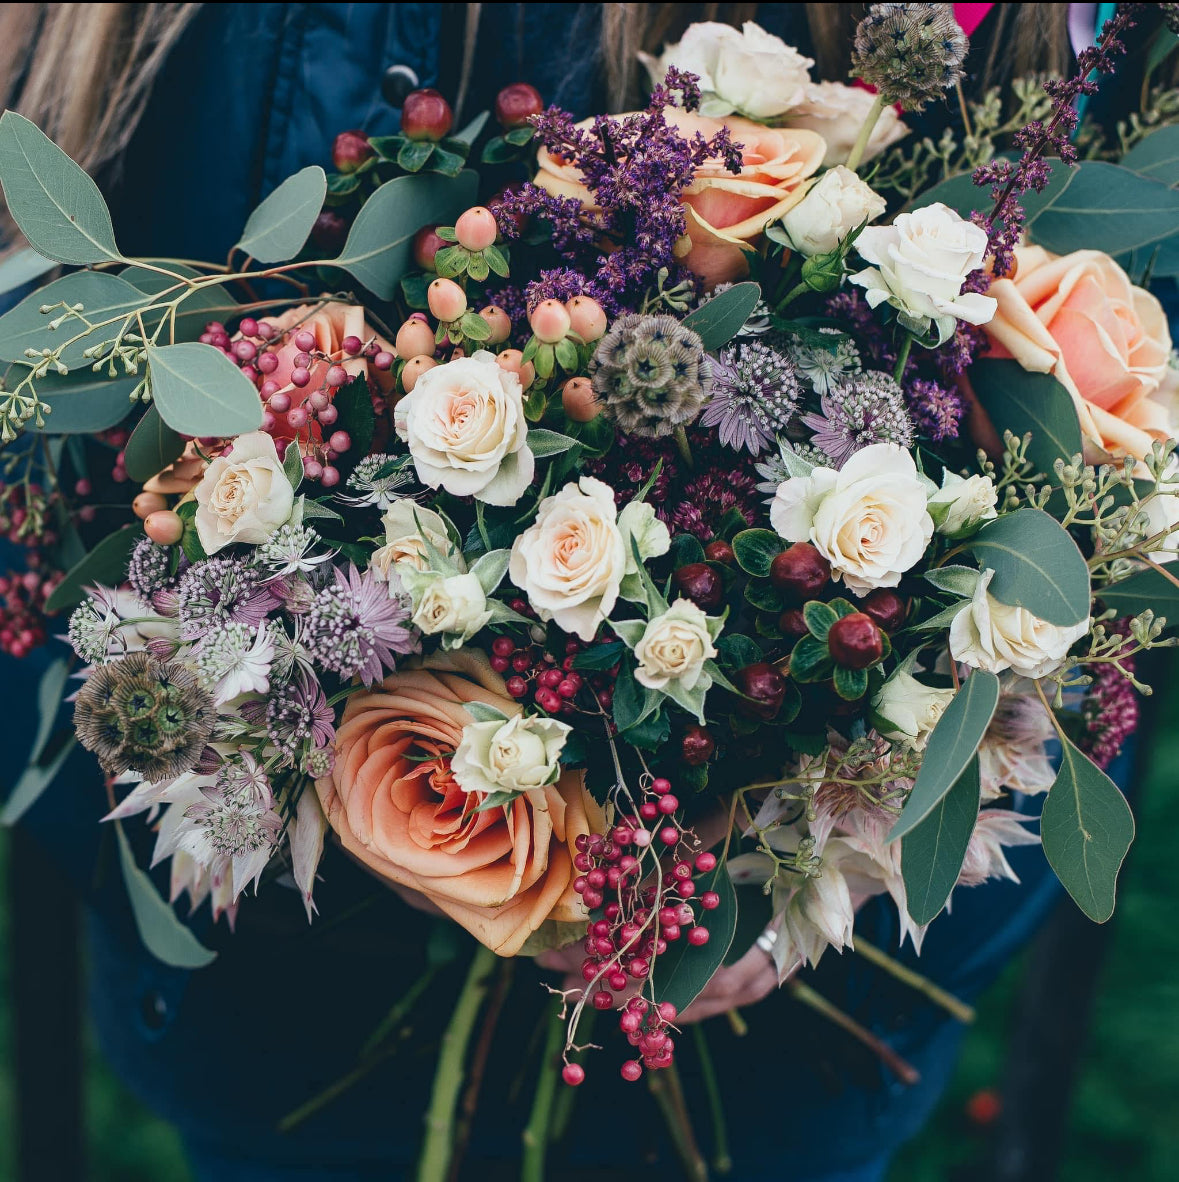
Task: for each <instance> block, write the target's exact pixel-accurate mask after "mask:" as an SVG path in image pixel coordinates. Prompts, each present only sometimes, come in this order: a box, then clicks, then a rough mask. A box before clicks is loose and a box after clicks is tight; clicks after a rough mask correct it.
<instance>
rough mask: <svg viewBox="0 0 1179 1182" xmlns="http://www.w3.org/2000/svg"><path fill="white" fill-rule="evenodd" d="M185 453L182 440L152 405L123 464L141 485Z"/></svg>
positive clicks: (130, 442)
mask: <svg viewBox="0 0 1179 1182" xmlns="http://www.w3.org/2000/svg"><path fill="white" fill-rule="evenodd" d="M182 451H184V440H183V438H181V436H180V435H178V434H177V433H176V432H175V431H173V430H172V428H171V427H169V426H168V424H167V423H165V422H164V420H163V419H162V418H160V412H159V411H158V410H156V408H155V407H154V406H149V407H148V408H147V413H146V414H145V415H144V416H143V418H141V419H140V420H139V422H138V423H137V424H136V425H135V430H134V431H132V432H131V438H130V439H128V440H127V446H126V447H125V448H124V449H123V462H124V465H125V467H126V469H127V475H128V476H130V477H131V479H132V480H134V481H135V482H136V483H137V484H142V483H143V482H144V481H145V480H150V479H151V478H152V477H153V476H154V475H155V474H156V473H157V472H159V471H161V470H162V469H163V468H166V467H167V466H168V465H169V464H170V463H171V462H172V461H173V460H174V459H176V458H177V456H179V455H180V453H181V452H182Z"/></svg>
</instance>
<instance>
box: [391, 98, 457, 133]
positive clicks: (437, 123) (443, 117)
mask: <svg viewBox="0 0 1179 1182" xmlns="http://www.w3.org/2000/svg"><path fill="white" fill-rule="evenodd" d="M453 123H454V112H452V111H451V109H450V103H448V102H447V101H446V99H444V98H443V97H442V95H440V94H439V93H438V91H436V90H412V91H410V93H409V94H407V95H406V96H405V102H404V103H403V104H402V107H401V131H402V133H403V134H404V135H405V136H406V137H407V138H408V139H411V140H440V139H442V138H443V137H444V136H446V135H447V134H448V133H449V131H450V128H451V124H453Z"/></svg>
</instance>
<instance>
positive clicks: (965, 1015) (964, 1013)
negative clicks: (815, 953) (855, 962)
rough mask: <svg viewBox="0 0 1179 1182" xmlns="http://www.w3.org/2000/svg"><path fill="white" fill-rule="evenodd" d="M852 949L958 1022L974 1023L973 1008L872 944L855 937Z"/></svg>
mask: <svg viewBox="0 0 1179 1182" xmlns="http://www.w3.org/2000/svg"><path fill="white" fill-rule="evenodd" d="M852 947H853V949H854V950H855V951H856V952H858V953H859V954H860V955H861V956H862V957H863V958H864V959H865V960H869V961H871V962H872V963H873V964H874V965H876V967H877V968H880V969H883V970H884V971H885V972H886V973H888V974H889V975H890V976H892V977H895V978H896V979H897V980H898V981H901V982H903V983H904V984H905V985H908V986H909V987H910V988H912V989H916V990H917V992H918V993H923V994H925V996H926V997H927V998H929V1000H930V1001H931V1002H933V1004H934V1005H938V1006H941V1007H942V1009H943V1010H945V1011H946V1012H947V1013H948V1014H952V1015H953V1016H954V1017H955V1018H957V1019H958V1021H959V1022H973V1021H974V1019H975V1016H976V1015H975V1012H974V1006H970V1005H967V1004H966V1002H964V1001H961V1000H960V999H959V998H957V997H955V996H954V995H953V994H952V993H947V992H946V990H944V989H942V988H940V987H939V986H937V985H935V984H934V983H933V982H932V981H931V980H930V979H929V978H928V977H923V976H922V975H921V974H920V973H915V972H913V970H912V969H910V968H908V967H907V966H906V965H903V964H901V963H900V961H897V960H893V958H892V957H891V956H889V955H888V953H887V952H882V951H881V950H880V949H879V948H877V947H876V946H875V945H874V944H869V943H868V941H867V940H865V939H863V938H862V937H860V936H857V937H856V938H855V943H854V944H853V945H852Z"/></svg>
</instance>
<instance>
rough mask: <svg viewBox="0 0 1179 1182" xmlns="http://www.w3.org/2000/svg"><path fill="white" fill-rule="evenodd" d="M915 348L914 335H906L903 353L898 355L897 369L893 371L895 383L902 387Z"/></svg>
mask: <svg viewBox="0 0 1179 1182" xmlns="http://www.w3.org/2000/svg"><path fill="white" fill-rule="evenodd" d="M912 348H913V335H912V333H908V332H907V333H905V339H904V340H903V341H901V351H900V353H898V354H897V364H896V368H895V369H894V370H893V371H892V377H893V381H895V382H896V383H897V384H898V385H900V383H901V380H902V379H903V378H904V376H905V366H906V365H907V364H908V363H909V351H910V350H911V349H912Z"/></svg>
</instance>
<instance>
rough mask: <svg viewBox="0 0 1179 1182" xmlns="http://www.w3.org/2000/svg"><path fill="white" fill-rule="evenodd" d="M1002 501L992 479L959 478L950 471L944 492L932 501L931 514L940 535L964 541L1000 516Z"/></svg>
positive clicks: (939, 490)
mask: <svg viewBox="0 0 1179 1182" xmlns="http://www.w3.org/2000/svg"><path fill="white" fill-rule="evenodd" d="M998 501H999V495H998V493H997V492H996V491H995V482H994V481H993V480H992V479H991V478H990V477H989V476H981V475H978V474H976V475H974V476H959V475H958V474H957V473H956V472H951V471H950V470H949V468H947V469H946V470H945V472H943V473H942V486H941V488H939V489H938V490H937V492H935V493H934V494H933V495H932V496H931V497H930V498H929V513H930V516H931V517H932V518H933V520H934V522H935V524H936V526H937V531H938V533H941V534H945V535H946V537H949V538H958V537H964V536H965V535H966V534H968V533H972V532H973V531H974V530H976V529H978V527H979V526H980V525H982V523H983V522H984V521H994V519H995V518H996V517H998V516H999V514H998V511H997V510H996V508H995V506H996V505H997V504H998Z"/></svg>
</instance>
